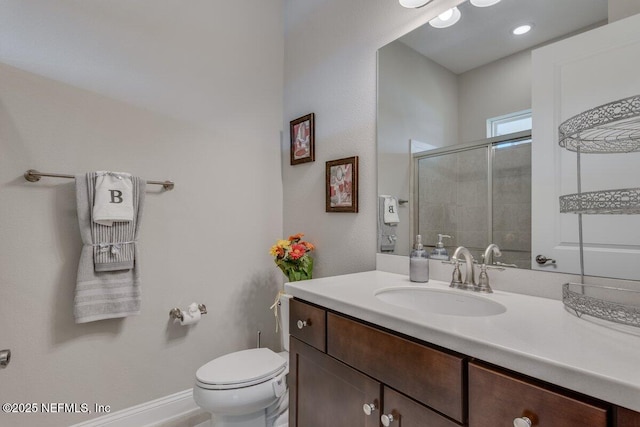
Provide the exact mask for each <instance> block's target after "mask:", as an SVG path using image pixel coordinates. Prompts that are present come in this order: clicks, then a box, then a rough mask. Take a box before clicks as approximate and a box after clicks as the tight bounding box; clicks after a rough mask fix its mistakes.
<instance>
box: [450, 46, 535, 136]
mask: <svg viewBox="0 0 640 427" xmlns="http://www.w3.org/2000/svg"><path fill="white" fill-rule="evenodd" d="M458 82H459V85H460V86H459V90H458V93H459V95H460V100H459V104H460V123H459V126H460V128H459V134H460V143H465V142H473V141H479V140H481V139H485V138H486V137H487V131H486V129H487V127H486V123H487V119H489V118H491V117H497V116H502V115H504V114H509V113H515V112H516V111H522V110H526V109H529V108H531V50H529V49H527V50H525V51H522V52H518V53H515V54H513V55H509V56H507V57H505V58H502V59H499V60H497V61H494V62H491V63H489V64H487V65H484V66H482V67H478V68H475V69H473V70H470V71H467V72H466V73H462V74H460V76H459V80H458Z"/></svg>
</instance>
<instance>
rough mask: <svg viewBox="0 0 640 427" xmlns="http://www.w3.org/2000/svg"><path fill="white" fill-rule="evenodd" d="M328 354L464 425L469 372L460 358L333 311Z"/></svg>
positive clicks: (329, 329)
mask: <svg viewBox="0 0 640 427" xmlns="http://www.w3.org/2000/svg"><path fill="white" fill-rule="evenodd" d="M327 352H328V353H329V354H330V355H331V356H333V357H335V358H336V359H338V360H341V361H343V362H345V363H346V364H347V365H351V366H354V367H356V369H358V370H360V371H362V372H364V373H365V374H367V375H369V376H371V377H373V378H375V379H377V380H378V381H380V382H382V383H384V384H387V385H389V386H390V387H392V388H394V389H396V390H398V391H400V392H402V393H404V394H406V395H407V396H409V397H411V398H413V399H415V400H417V401H419V402H421V403H424V404H425V405H427V406H429V407H431V408H433V409H435V410H436V411H438V412H441V413H443V414H445V415H447V416H449V417H451V418H453V419H455V420H457V421H459V422H461V423H464V421H465V420H464V418H465V417H464V414H465V413H464V408H465V398H464V389H463V387H464V370H465V362H464V359H463V358H462V357H460V356H455V355H451V354H448V353H445V352H442V351H439V350H436V349H433V348H431V347H427V346H424V345H421V344H417V343H415V342H412V341H409V340H406V339H403V338H400V337H397V336H394V335H391V334H389V333H386V332H383V331H381V330H379V329H376V328H373V327H370V326H366V325H364V324H362V323H359V322H355V321H353V320H349V319H347V318H344V317H342V316H338V315H335V314H333V313H329V314H328V315H327Z"/></svg>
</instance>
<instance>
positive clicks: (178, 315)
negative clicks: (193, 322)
mask: <svg viewBox="0 0 640 427" xmlns="http://www.w3.org/2000/svg"><path fill="white" fill-rule="evenodd" d="M198 309H199V310H200V314H207V306H206V305H204V304H198ZM169 317H170V318H171V319H174V320H175V319H178V320H180V321H182V320H184V316H183V315H182V310H181V309H179V308H172V309H171V310H170V311H169Z"/></svg>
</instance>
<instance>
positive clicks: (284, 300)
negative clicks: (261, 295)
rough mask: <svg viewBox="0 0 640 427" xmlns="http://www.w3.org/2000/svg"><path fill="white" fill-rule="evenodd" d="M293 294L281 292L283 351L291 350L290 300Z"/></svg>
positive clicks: (281, 339) (281, 340)
mask: <svg viewBox="0 0 640 427" xmlns="http://www.w3.org/2000/svg"><path fill="white" fill-rule="evenodd" d="M290 299H291V295H287V294H280V328H281V329H280V342H281V344H282V350H283V351H289V300H290Z"/></svg>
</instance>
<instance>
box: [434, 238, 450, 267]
mask: <svg viewBox="0 0 640 427" xmlns="http://www.w3.org/2000/svg"><path fill="white" fill-rule="evenodd" d="M443 237H446V238H447V239H450V238H451V237H452V236H449V235H448V234H438V243H436V247H435V248H433V249H432V250H431V254H430V255H429V258H431V259H439V260H442V261H449V252H447V248H445V247H444V243H442V238H443Z"/></svg>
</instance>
